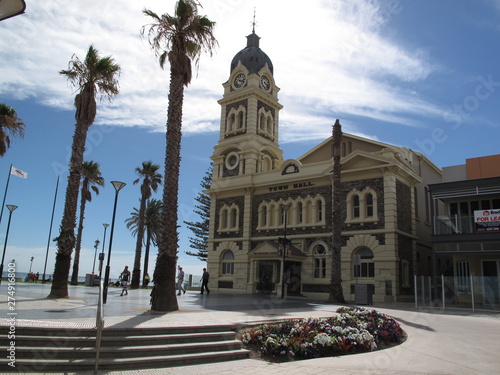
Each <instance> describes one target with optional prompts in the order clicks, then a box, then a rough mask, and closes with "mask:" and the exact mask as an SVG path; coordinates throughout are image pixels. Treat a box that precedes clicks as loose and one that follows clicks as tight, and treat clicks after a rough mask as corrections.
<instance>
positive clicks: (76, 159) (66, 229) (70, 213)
mask: <svg viewBox="0 0 500 375" xmlns="http://www.w3.org/2000/svg"><path fill="white" fill-rule="evenodd" d="M89 126H90V124H88V123H85V122H82V121H77V123H76V126H75V134H74V136H73V145H72V148H71V160H70V170H69V176H68V185H67V186H66V200H65V202H64V213H63V218H62V221H61V227H60V233H59V236H58V237H57V253H56V264H55V267H54V275H53V279H52V288H51V290H50V294H49V295H48V297H47V298H68V276H69V269H70V265H71V253H72V251H73V247H74V246H75V232H74V230H75V226H76V209H77V206H78V190H79V187H80V176H81V168H82V163H83V154H84V152H85V141H86V139H87V132H88V129H89Z"/></svg>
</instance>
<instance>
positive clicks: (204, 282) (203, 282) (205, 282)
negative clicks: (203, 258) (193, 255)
mask: <svg viewBox="0 0 500 375" xmlns="http://www.w3.org/2000/svg"><path fill="white" fill-rule="evenodd" d="M209 278H210V274H209V273H208V272H207V269H206V268H203V275H202V276H201V294H203V290H206V291H207V294H210V289H208V279H209Z"/></svg>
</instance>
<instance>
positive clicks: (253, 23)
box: [252, 7, 255, 34]
mask: <svg viewBox="0 0 500 375" xmlns="http://www.w3.org/2000/svg"><path fill="white" fill-rule="evenodd" d="M252 34H255V7H254V8H253V22H252Z"/></svg>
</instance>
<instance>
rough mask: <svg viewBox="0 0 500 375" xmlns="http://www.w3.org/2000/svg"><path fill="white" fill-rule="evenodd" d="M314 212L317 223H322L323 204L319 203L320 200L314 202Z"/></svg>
mask: <svg viewBox="0 0 500 375" xmlns="http://www.w3.org/2000/svg"><path fill="white" fill-rule="evenodd" d="M316 210H317V212H316V217H317V219H318V220H317V221H318V222H321V221H323V202H322V201H321V199H319V200H318V201H317V202H316Z"/></svg>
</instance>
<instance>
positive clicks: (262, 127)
mask: <svg viewBox="0 0 500 375" xmlns="http://www.w3.org/2000/svg"><path fill="white" fill-rule="evenodd" d="M259 118H260V121H259V128H260V130H266V128H265V126H266V116H264V113H261V114H260V117H259Z"/></svg>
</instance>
